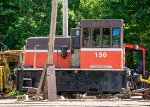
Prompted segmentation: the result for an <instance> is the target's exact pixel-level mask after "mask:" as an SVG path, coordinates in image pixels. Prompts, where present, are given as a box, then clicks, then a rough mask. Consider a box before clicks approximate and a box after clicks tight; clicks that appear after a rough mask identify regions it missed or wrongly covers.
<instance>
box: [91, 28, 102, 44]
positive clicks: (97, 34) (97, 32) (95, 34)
mask: <svg viewBox="0 0 150 107" xmlns="http://www.w3.org/2000/svg"><path fill="white" fill-rule="evenodd" d="M92 47H100V28H94V29H93V36H92Z"/></svg>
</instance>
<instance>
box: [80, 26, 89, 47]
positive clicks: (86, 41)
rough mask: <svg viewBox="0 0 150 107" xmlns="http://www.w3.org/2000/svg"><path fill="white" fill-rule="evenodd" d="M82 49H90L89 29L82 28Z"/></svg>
mask: <svg viewBox="0 0 150 107" xmlns="http://www.w3.org/2000/svg"><path fill="white" fill-rule="evenodd" d="M82 46H83V47H90V28H83V39H82Z"/></svg>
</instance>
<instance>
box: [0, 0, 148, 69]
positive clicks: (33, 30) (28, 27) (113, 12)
mask: <svg viewBox="0 0 150 107" xmlns="http://www.w3.org/2000/svg"><path fill="white" fill-rule="evenodd" d="M68 1H69V28H72V27H75V22H77V21H80V20H81V19H123V20H124V22H125V26H126V29H125V33H124V42H125V43H135V44H138V45H144V46H145V47H146V48H147V49H148V50H147V53H146V60H147V68H148V70H149V71H150V45H149V42H150V36H149V35H150V20H149V18H150V0H142V1H140V0H68ZM58 6H59V7H58V18H57V34H59V35H61V34H62V0H59V5H58ZM50 12H51V1H50V0H1V2H0V42H2V43H4V44H5V45H7V46H8V48H9V49H21V48H22V47H23V45H25V40H26V39H27V38H28V37H29V36H45V35H48V34H49V24H50Z"/></svg>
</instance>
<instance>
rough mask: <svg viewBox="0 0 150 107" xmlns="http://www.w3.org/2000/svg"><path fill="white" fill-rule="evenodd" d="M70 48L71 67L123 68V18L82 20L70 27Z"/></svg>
mask: <svg viewBox="0 0 150 107" xmlns="http://www.w3.org/2000/svg"><path fill="white" fill-rule="evenodd" d="M71 49H72V54H71V56H72V58H71V66H72V67H74V66H78V67H80V68H81V69H123V60H124V59H123V20H82V21H81V23H80V26H79V27H78V28H75V29H71ZM74 51H75V52H74ZM74 57H75V58H74ZM77 59H79V60H77ZM74 60H76V61H77V62H78V64H76V65H75V64H74V63H73V62H74Z"/></svg>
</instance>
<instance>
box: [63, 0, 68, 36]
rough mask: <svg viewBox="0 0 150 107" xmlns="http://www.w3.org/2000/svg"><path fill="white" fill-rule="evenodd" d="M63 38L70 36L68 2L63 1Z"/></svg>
mask: <svg viewBox="0 0 150 107" xmlns="http://www.w3.org/2000/svg"><path fill="white" fill-rule="evenodd" d="M63 36H64V37H66V36H68V0H63Z"/></svg>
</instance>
